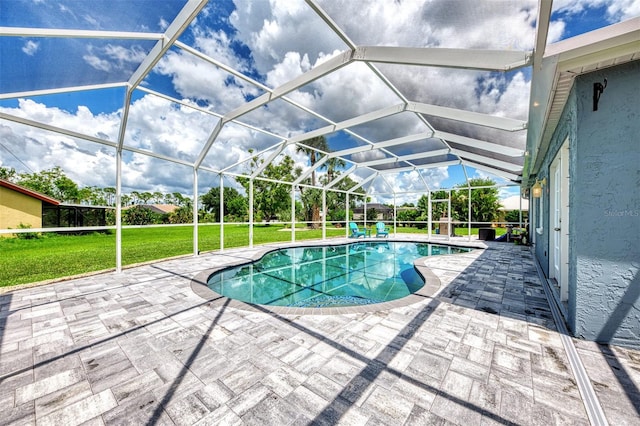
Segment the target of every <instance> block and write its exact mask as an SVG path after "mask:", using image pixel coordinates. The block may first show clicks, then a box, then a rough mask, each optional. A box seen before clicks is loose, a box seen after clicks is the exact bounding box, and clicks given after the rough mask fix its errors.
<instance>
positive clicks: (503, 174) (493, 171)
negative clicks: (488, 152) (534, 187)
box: [462, 160, 520, 181]
mask: <svg viewBox="0 0 640 426" xmlns="http://www.w3.org/2000/svg"><path fill="white" fill-rule="evenodd" d="M462 161H463V164H464V165H466V166H469V167H473V168H474V169H480V170H484V171H485V172H489V173H491V174H494V175H496V176H498V177H501V178H504V179H509V180H512V181H517V180H518V179H520V176H518V175H516V174H513V173H509V172H505V171H504V170H499V169H495V168H493V167H490V166H486V165H484V164H478V163H476V162H473V161H469V160H462Z"/></svg>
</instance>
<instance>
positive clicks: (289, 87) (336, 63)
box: [223, 50, 353, 121]
mask: <svg viewBox="0 0 640 426" xmlns="http://www.w3.org/2000/svg"><path fill="white" fill-rule="evenodd" d="M352 56H353V52H352V51H350V50H348V51H346V52H343V53H341V54H339V55H337V56H334V57H333V58H331V59H329V60H328V61H325V62H323V63H321V64H320V65H318V66H317V67H315V68H312V69H311V70H309V71H307V72H306V73H304V74H302V75H300V76H298V77H296V78H294V79H293V80H291V81H288V82H286V83H285V84H283V85H281V86H279V87H277V88H276V89H274V90H273V91H272V92H271V93H265V94H263V95H261V96H258V97H257V98H255V99H254V100H252V101H251V102H247V103H246V104H244V105H242V106H240V107H238V108H236V109H234V110H233V111H230V112H228V113H227V114H225V116H224V118H223V121H231V120H235V119H236V118H238V117H240V116H242V115H244V114H246V113H248V112H251V111H253V110H254V109H257V108H259V107H261V106H263V105H265V104H267V103H269V102H271V101H274V100H276V99H278V98H280V97H282V96H284V95H286V94H287V93H289V92H292V91H294V90H296V89H299V88H300V87H302V86H305V85H307V84H309V83H311V82H313V81H315V80H317V79H319V78H320V77H323V76H325V75H327V74H329V73H331V72H333V71H336V70H337V69H339V68H342V67H344V66H345V65H347V64H349V63H351V61H352Z"/></svg>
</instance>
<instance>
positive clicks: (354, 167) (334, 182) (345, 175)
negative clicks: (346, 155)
mask: <svg viewBox="0 0 640 426" xmlns="http://www.w3.org/2000/svg"><path fill="white" fill-rule="evenodd" d="M357 168H358V166H355V165H354V166H352V167H351V168H349V169H347V170H346V171H344V172H343V173H342V174H340V175H338V176H336V177H335V178H334V179H333V180H332V181H331V182H329V183H328V184H326V185H325V186H324V187H325V188H327V189H329V188H333V186H334V185H335V184H336V183H338V182H340V181H341V180H342V179H344V178H346V177H347V176H349V175H350V174H351V173H353V172H354V171H355V170H356V169H357Z"/></svg>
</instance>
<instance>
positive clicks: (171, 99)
mask: <svg viewBox="0 0 640 426" xmlns="http://www.w3.org/2000/svg"><path fill="white" fill-rule="evenodd" d="M122 85H124V84H121V86H122ZM136 90H140V91H142V92H146V93H149V94H152V95H154V96H157V97H159V98H162V99H164V100H167V101H169V102H173V103H176V104H179V105H182V106H184V107H186V108H190V109H192V110H194V111H198V112H201V113H203V114H207V115H211V116H213V117H217V118H222V117H223V115H222V114H219V113H217V112H213V111H209V110H208V109H205V108H200V107H199V106H198V105H196V104H194V103H193V102H187V101H184V100H180V99H176V98H174V97H173V96H168V95H165V94H164V93H160V92H156V91H155V90H151V89H149V88H146V87H142V86H138V87H137V88H136ZM233 124H237V125H238V126H242V127H245V128H247V129H250V130H253V131H255V132H258V133H262V134H265V135H268V136H272V137H274V138H278V139H286V138H284V137H283V136H281V135H277V134H275V133H273V132H270V131H268V130H264V129H261V128H259V127H256V126H253V125H251V124H247V123H245V122H242V121H240V120H234V121H233Z"/></svg>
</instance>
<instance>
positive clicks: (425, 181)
mask: <svg viewBox="0 0 640 426" xmlns="http://www.w3.org/2000/svg"><path fill="white" fill-rule="evenodd" d="M416 172H418V176H419V177H420V180H421V181H422V183H423V184H424V187H425V188H427V191H431V187H430V186H429V184H428V183H427V180H426V179H425V178H424V175H423V174H422V170H416Z"/></svg>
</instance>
